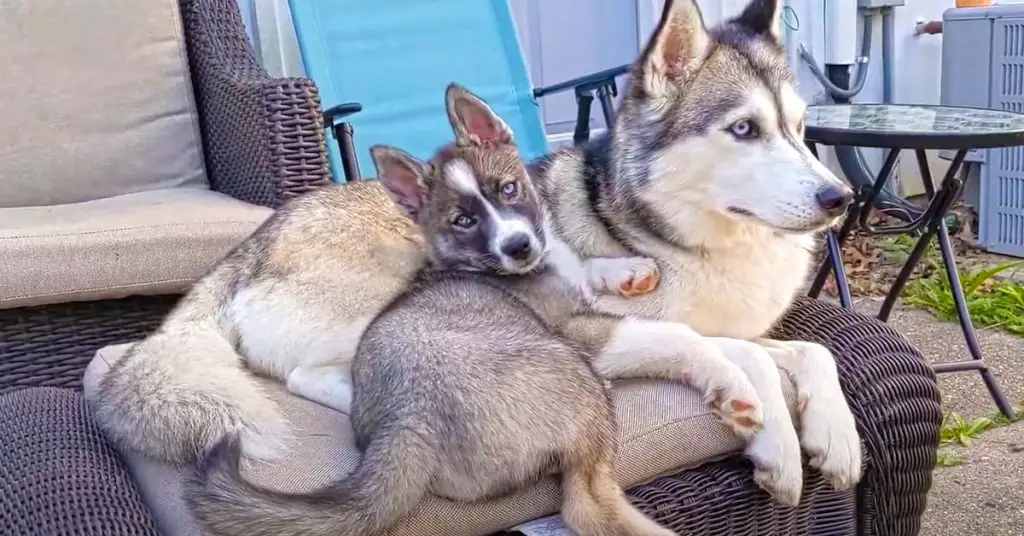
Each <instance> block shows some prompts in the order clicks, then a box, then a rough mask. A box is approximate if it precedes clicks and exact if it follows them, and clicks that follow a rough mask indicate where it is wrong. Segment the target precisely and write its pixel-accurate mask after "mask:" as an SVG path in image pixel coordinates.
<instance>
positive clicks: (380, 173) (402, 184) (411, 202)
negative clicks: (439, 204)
mask: <svg viewBox="0 0 1024 536" xmlns="http://www.w3.org/2000/svg"><path fill="white" fill-rule="evenodd" d="M370 156H372V157H373V165H374V166H376V167H377V180H378V181H380V183H381V185H383V186H384V189H385V190H387V191H388V193H389V194H391V198H392V199H394V200H395V204H396V205H398V208H400V209H402V212H405V214H406V215H408V216H409V217H410V218H412V220H413V221H417V220H416V218H417V217H418V216H419V214H420V211H421V210H423V206H424V205H425V204H426V202H427V186H426V184H424V182H423V175H424V172H425V169H424V165H423V163H422V162H420V161H419V160H417V159H416V158H415V157H413V156H412V155H410V154H409V153H407V152H405V151H403V150H401V149H398V148H396V147H391V146H388V145H374V146H373V147H370Z"/></svg>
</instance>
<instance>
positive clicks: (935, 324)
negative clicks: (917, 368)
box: [854, 299, 1024, 536]
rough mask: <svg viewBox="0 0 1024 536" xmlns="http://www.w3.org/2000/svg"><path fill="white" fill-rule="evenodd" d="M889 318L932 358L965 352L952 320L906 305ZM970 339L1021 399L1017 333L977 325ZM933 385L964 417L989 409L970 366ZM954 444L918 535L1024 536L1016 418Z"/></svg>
mask: <svg viewBox="0 0 1024 536" xmlns="http://www.w3.org/2000/svg"><path fill="white" fill-rule="evenodd" d="M880 303H881V300H874V299H864V300H860V301H858V302H857V303H855V305H854V307H855V308H856V309H857V310H858V311H860V312H864V313H869V314H870V313H872V312H874V311H875V310H877V307H878V305H879V304H880ZM889 323H890V324H891V325H892V326H894V327H895V328H897V329H899V330H900V331H901V332H902V333H903V334H904V335H906V337H907V338H908V339H910V341H911V342H912V343H914V344H915V345H916V346H917V347H918V348H919V349H920V350H921V352H922V353H923V354H924V355H925V357H926V358H927V359H928V360H929V361H931V362H933V363H940V362H943V361H954V360H959V359H963V358H965V356H967V355H968V353H967V347H966V345H965V344H964V341H963V335H962V334H961V332H960V325H959V324H957V323H947V322H940V321H938V320H936V319H935V318H934V317H933V316H932V315H930V314H929V313H927V312H924V311H920V310H914V309H898V310H896V311H894V312H893V315H892V317H891V318H890V320H889ZM978 338H979V342H980V343H981V346H982V351H983V352H984V356H985V360H986V361H987V362H988V363H989V365H990V366H991V367H992V368H993V370H994V372H995V375H996V377H997V378H998V380H999V383H1000V385H1001V386H1002V388H1003V390H1004V391H1005V392H1006V394H1007V396H1009V397H1010V398H1011V400H1014V401H1021V400H1022V399H1024V339H1022V338H1018V337H1014V336H1012V335H1008V334H1005V333H1003V332H1000V331H995V330H978ZM939 384H940V389H941V390H942V396H943V406H944V408H945V409H946V410H947V411H955V412H957V413H959V414H960V415H962V416H964V417H965V418H973V417H979V416H988V415H992V414H994V413H995V412H996V407H995V405H994V404H993V403H992V401H991V399H990V398H989V395H988V391H987V390H986V389H985V384H984V383H983V382H982V381H981V377H980V376H979V375H978V374H977V373H972V372H958V373H950V374H942V375H940V376H939ZM956 450H957V451H958V452H960V453H961V454H962V455H963V456H964V464H963V465H960V466H957V467H941V468H938V469H936V471H935V481H934V485H933V488H932V492H931V494H930V496H929V500H928V510H927V512H926V513H925V518H924V528H923V530H922V531H921V536H940V535H942V536H945V535H949V534H954V535H960V534H963V535H970V536H1021V535H1024V422H1017V423H1016V424H1013V425H1011V426H1006V427H1002V428H997V429H994V430H990V431H988V432H985V433H984V434H983V435H982V436H981V437H979V438H978V439H976V440H975V441H974V442H972V443H971V446H970V448H963V449H956Z"/></svg>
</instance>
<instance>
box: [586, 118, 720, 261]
mask: <svg viewBox="0 0 1024 536" xmlns="http://www.w3.org/2000/svg"><path fill="white" fill-rule="evenodd" d="M612 151H614V148H613V147H612V143H611V138H610V137H606V138H604V139H602V140H598V141H596V142H595V143H594V144H591V145H590V146H588V147H587V148H586V149H584V151H583V183H584V186H585V187H586V191H587V202H588V205H589V206H590V211H591V212H592V213H593V214H594V217H596V218H597V220H598V222H600V224H601V226H602V227H603V228H604V229H605V231H607V232H608V235H609V236H611V237H612V238H613V239H614V240H615V241H616V242H618V243H619V245H620V246H622V247H623V248H625V249H626V250H627V251H631V252H633V253H635V254H639V253H640V252H638V251H635V248H633V247H631V246H630V240H628V239H627V237H626V234H627V233H632V234H642V235H644V236H643V238H644V239H646V240H653V241H657V242H660V243H662V244H663V245H664V246H665V247H668V248H671V249H676V250H680V251H684V252H687V253H691V254H695V255H699V256H706V255H707V254H708V251H707V249H706V248H704V247H703V246H699V245H698V246H694V245H692V244H688V243H686V242H683V241H680V240H678V239H675V238H673V237H671V236H668V234H666V233H664V232H662V229H661V227H663V225H661V224H660V223H659V222H660V218H658V217H657V216H656V215H655V214H653V213H652V212H651V210H650V209H649V208H648V207H646V206H644V205H643V204H642V202H640V201H639V200H637V199H636V198H635V197H632V196H630V197H628V198H626V199H628V201H626V203H627V204H628V206H625V207H622V208H623V209H624V210H622V211H621V212H620V215H621V216H620V217H621V218H623V219H624V220H626V221H622V222H616V221H613V220H612V218H611V217H609V216H608V214H607V210H606V206H605V203H604V202H603V200H604V198H603V196H604V195H607V194H608V192H611V191H612V190H613V189H614V188H615V187H616V184H615V181H616V178H615V176H614V173H615V172H614V171H613V170H612V169H611V166H609V165H608V159H609V157H610V154H611V152H612ZM626 226H628V229H625V228H624V227H626Z"/></svg>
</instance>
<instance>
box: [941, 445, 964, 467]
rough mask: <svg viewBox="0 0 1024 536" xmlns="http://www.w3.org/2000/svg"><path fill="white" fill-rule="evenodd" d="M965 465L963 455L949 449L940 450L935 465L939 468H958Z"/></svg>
mask: <svg viewBox="0 0 1024 536" xmlns="http://www.w3.org/2000/svg"><path fill="white" fill-rule="evenodd" d="M963 463H964V456H963V454H960V453H958V452H953V451H951V450H949V449H939V452H938V456H936V458H935V465H936V466H937V467H956V466H957V465H962V464H963Z"/></svg>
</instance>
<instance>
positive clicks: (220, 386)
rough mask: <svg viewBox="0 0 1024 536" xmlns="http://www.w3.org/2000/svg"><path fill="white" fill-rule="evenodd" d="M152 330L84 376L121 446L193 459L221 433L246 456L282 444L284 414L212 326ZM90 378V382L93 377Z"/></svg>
mask: <svg viewBox="0 0 1024 536" xmlns="http://www.w3.org/2000/svg"><path fill="white" fill-rule="evenodd" d="M190 328H191V329H189V330H188V331H185V330H182V331H181V332H157V333H155V334H153V335H151V336H150V337H148V338H147V339H145V340H143V341H141V342H139V343H138V344H136V345H135V346H134V347H132V348H130V349H129V350H128V351H127V352H126V354H125V355H124V356H123V357H121V359H120V360H118V361H117V362H115V363H112V364H111V368H110V370H109V371H107V372H106V373H105V374H103V375H102V377H100V378H98V379H96V380H95V381H91V380H90V379H89V377H88V374H87V378H86V396H87V398H88V400H89V404H90V407H91V409H92V412H93V416H94V418H95V420H96V422H97V423H98V424H99V426H100V427H101V428H102V429H103V431H104V432H105V433H106V435H107V436H108V438H109V439H110V440H111V441H112V442H114V443H115V444H117V446H118V447H119V448H121V449H122V450H128V451H133V452H139V453H142V454H145V455H147V456H149V457H151V458H155V459H158V460H161V461H164V462H167V463H171V464H174V465H191V464H192V463H194V462H195V460H196V458H197V457H198V456H199V455H200V453H201V452H203V451H205V450H208V449H209V448H211V447H212V446H213V445H215V444H216V443H217V442H218V441H219V440H220V439H221V438H223V437H224V436H225V435H226V434H228V433H231V432H232V431H235V432H237V433H238V434H239V438H240V440H241V441H242V446H243V448H244V450H245V453H246V455H247V456H251V457H255V458H261V459H272V458H274V457H276V456H277V455H278V454H280V453H283V452H286V448H285V447H286V446H287V444H288V443H289V442H290V439H291V427H290V426H289V423H288V420H287V419H286V418H284V416H283V415H282V414H281V413H280V411H279V410H278V407H277V405H276V404H275V403H274V402H273V401H272V400H270V399H269V398H268V397H267V395H266V393H265V392H264V391H263V389H261V387H260V385H259V384H258V382H257V380H256V378H255V377H254V376H253V375H252V373H250V372H249V371H247V370H246V369H245V368H244V367H243V365H242V361H241V358H240V357H239V356H238V354H237V353H236V352H235V349H234V348H233V347H232V346H231V344H230V343H228V341H227V340H225V339H224V337H223V336H221V335H220V333H219V332H218V331H217V330H216V328H215V326H206V325H193V326H190ZM93 384H94V385H93Z"/></svg>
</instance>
